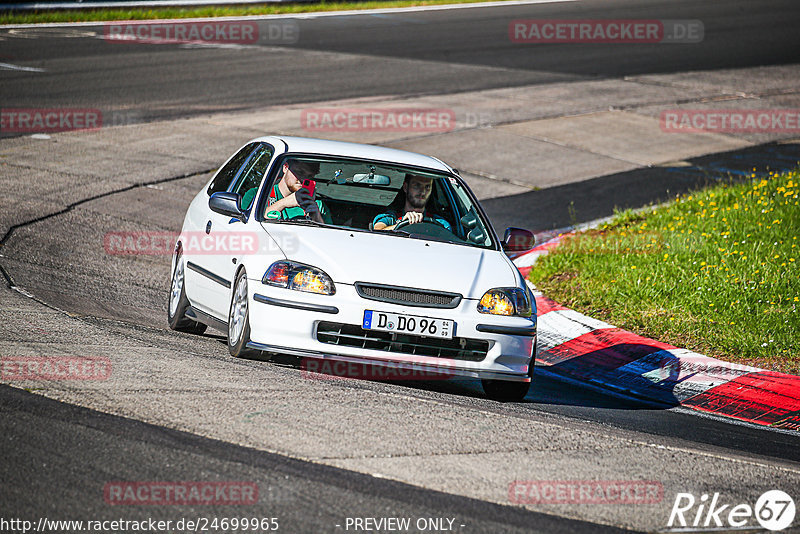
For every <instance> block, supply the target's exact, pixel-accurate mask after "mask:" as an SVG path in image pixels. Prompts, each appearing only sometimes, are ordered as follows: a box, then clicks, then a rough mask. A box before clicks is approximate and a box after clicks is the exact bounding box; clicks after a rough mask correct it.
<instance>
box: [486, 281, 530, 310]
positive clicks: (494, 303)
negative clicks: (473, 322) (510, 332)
mask: <svg viewBox="0 0 800 534" xmlns="http://www.w3.org/2000/svg"><path fill="white" fill-rule="evenodd" d="M478 311H479V312H480V313H490V314H492V315H518V316H520V317H530V316H531V301H530V299H528V292H527V291H525V290H523V289H520V288H518V287H497V288H494V289H490V290H489V291H487V292H486V293H484V294H483V297H481V301H480V302H479V303H478Z"/></svg>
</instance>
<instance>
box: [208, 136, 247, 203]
mask: <svg viewBox="0 0 800 534" xmlns="http://www.w3.org/2000/svg"><path fill="white" fill-rule="evenodd" d="M258 144H259V143H250V144H249V145H246V146H245V147H244V148H242V149H241V150H240V151H239V152H237V153H236V155H235V156H233V157H232V158H231V159H230V161H228V163H226V164H225V165H224V166H223V167H222V168H221V169H220V170H219V172H217V175H216V176H215V177H214V181H213V182H211V185H210V186H208V191H207V193H208V196H211V195H212V194H214V193H219V192H220V191H227V190H228V188H229V187H230V186H231V183H232V182H233V180H234V178H236V176H237V175H238V174H239V169H240V168H241V167H242V165H243V164H244V163H245V162H246V161H247V158H248V157H249V156H250V154H251V153H252V152H253V149H254V148H255V147H256V145H258Z"/></svg>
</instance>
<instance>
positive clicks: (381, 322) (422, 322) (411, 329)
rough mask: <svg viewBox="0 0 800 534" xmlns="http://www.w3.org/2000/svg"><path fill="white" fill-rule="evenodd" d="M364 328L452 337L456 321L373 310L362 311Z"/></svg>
mask: <svg viewBox="0 0 800 534" xmlns="http://www.w3.org/2000/svg"><path fill="white" fill-rule="evenodd" d="M361 326H362V328H364V330H382V331H384V332H397V333H403V334H416V335H419V336H426V337H441V338H445V339H452V338H453V332H454V331H455V327H456V323H455V322H453V321H451V320H449V319H431V318H430V317H419V316H416V315H399V314H396V313H384V312H379V311H373V310H365V311H364V322H363V323H362V325H361Z"/></svg>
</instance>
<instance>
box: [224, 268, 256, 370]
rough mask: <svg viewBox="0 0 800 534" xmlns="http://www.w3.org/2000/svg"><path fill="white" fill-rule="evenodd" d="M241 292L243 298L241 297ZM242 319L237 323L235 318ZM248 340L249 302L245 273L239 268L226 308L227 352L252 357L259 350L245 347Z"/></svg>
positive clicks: (237, 355)
mask: <svg viewBox="0 0 800 534" xmlns="http://www.w3.org/2000/svg"><path fill="white" fill-rule="evenodd" d="M242 292H243V294H244V295H243V296H244V299H242ZM237 318H238V319H240V320H241V321H242V323H241V325H239V324H237V321H236V319H237ZM249 341H250V304H249V301H248V298H247V273H246V272H245V270H244V269H240V270H239V272H238V273H237V274H236V280H235V281H234V283H233V291H232V292H231V305H230V307H229V308H228V352H230V353H231V356H234V357H236V358H252V357H254V356H256V355H257V354H258V352H259V351H257V350H253V349H249V348H247V343H248V342H249Z"/></svg>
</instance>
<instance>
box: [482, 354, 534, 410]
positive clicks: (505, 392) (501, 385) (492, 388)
mask: <svg viewBox="0 0 800 534" xmlns="http://www.w3.org/2000/svg"><path fill="white" fill-rule="evenodd" d="M536 345H537V344H536V343H534V345H533V351H532V356H531V363H530V365H528V376H529V377H531V378H533V367H534V364H535V362H536ZM481 385H482V386H483V392H484V393H486V396H487V397H489V398H490V399H492V400H496V401H500V402H522V400H523V399H525V396H526V395H527V394H528V390H529V389H530V387H531V383H530V382H506V381H505V380H489V379H481Z"/></svg>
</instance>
